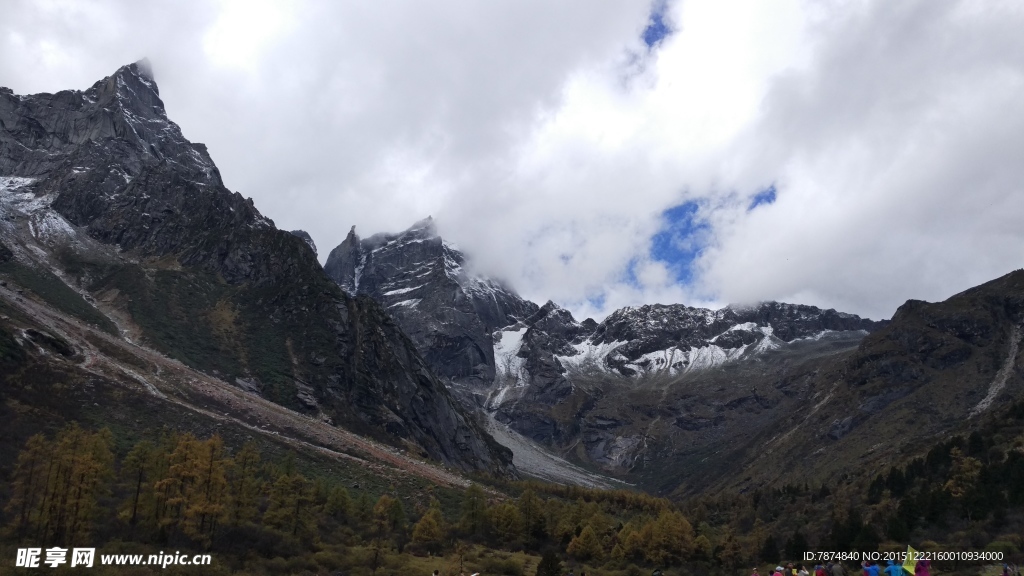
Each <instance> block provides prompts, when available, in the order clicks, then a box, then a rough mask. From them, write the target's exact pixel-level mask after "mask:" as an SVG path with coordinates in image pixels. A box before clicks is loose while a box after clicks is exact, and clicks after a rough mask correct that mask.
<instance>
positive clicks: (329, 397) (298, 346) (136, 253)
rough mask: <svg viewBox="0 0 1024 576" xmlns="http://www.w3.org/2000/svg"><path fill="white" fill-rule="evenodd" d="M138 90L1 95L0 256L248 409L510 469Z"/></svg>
mask: <svg viewBox="0 0 1024 576" xmlns="http://www.w3.org/2000/svg"><path fill="white" fill-rule="evenodd" d="M152 76H153V75H152V70H151V69H150V68H149V66H148V63H146V62H145V61H140V62H137V63H134V64H129V65H128V66H124V67H122V68H120V69H118V70H117V71H116V72H115V73H114V74H112V75H111V76H109V77H107V78H104V79H103V80H100V81H99V82H97V83H95V84H94V85H93V86H92V87H90V88H89V89H88V90H86V91H84V92H83V91H75V90H68V91H62V92H59V93H57V94H33V95H24V96H17V95H14V94H13V92H11V91H9V90H8V91H2V92H0V175H2V177H0V188H11V187H12V186H11V184H13V185H14V187H16V188H18V189H19V190H20V189H22V188H24V189H25V190H27V191H25V192H23V193H22V192H19V193H18V194H16V195H14V194H12V195H8V194H0V214H2V215H3V216H5V217H4V218H2V219H0V224H3V225H2V226H0V237H2V238H3V243H2V246H4V248H5V249H4V250H0V258H6V257H7V256H6V253H7V252H8V250H6V248H7V247H10V248H12V250H9V251H10V252H11V253H12V255H14V250H15V249H16V250H17V255H18V256H23V257H24V259H25V260H26V265H28V264H31V265H33V266H38V267H40V268H43V269H50V268H53V269H54V270H55V271H56V272H58V273H59V274H58V276H59V277H60V278H69V279H73V280H70V281H73V282H77V287H76V292H77V291H79V290H81V291H88V290H92V291H103V292H104V293H106V294H108V295H110V294H113V295H116V296H112V298H114V299H116V302H115V301H111V302H110V306H111V307H114V308H117V309H118V314H123V315H124V316H123V318H130V322H128V323H129V324H130V325H132V326H133V327H134V328H133V330H137V331H138V334H137V335H136V334H133V335H132V337H133V338H138V339H139V341H141V342H144V343H146V344H147V345H149V346H152V347H153V348H156V349H158V350H160V351H161V352H163V353H165V354H167V355H168V356H172V357H174V358H176V359H178V360H179V361H181V362H183V363H185V364H188V365H190V366H193V367H195V368H199V369H203V370H205V371H208V372H210V373H213V374H215V375H218V376H223V377H224V379H225V381H226V382H232V381H233V382H236V383H239V385H240V386H243V387H245V388H246V389H247V390H249V391H250V392H255V393H258V394H260V395H262V396H263V397H264V398H267V399H270V400H273V401H275V402H278V403H280V404H283V405H285V406H287V407H289V408H294V409H295V410H299V411H302V412H304V413H306V414H308V415H310V416H313V417H317V418H319V419H321V420H324V421H331V422H337V423H341V424H343V425H345V426H346V427H348V428H349V429H350V430H355V431H358V432H360V433H363V434H366V435H371V436H373V437H375V438H377V439H380V440H384V441H386V442H388V443H391V444H394V445H401V446H403V447H406V448H410V449H414V450H416V451H417V453H418V454H420V455H422V456H428V457H431V458H435V459H438V460H441V461H444V462H446V463H448V464H451V465H455V466H459V467H462V468H464V469H467V470H470V469H472V470H493V471H495V472H497V473H505V472H508V471H510V468H509V466H508V462H509V455H508V453H507V451H506V450H505V449H503V448H501V447H499V446H497V445H496V444H494V442H493V440H492V439H491V438H490V437H489V436H488V435H487V434H486V432H485V431H484V430H483V429H482V428H481V427H480V426H479V425H478V424H477V423H476V422H475V420H473V419H472V418H469V417H468V416H467V415H466V414H465V412H464V411H463V410H462V409H461V408H460V407H459V406H458V405H457V404H456V403H454V400H453V399H452V397H451V396H450V394H449V393H448V391H447V390H446V389H445V387H444V386H443V384H442V383H441V382H440V381H439V380H438V379H437V378H436V377H435V375H434V374H432V373H431V372H430V370H429V369H428V367H427V365H426V364H425V363H424V360H423V358H422V357H421V356H420V354H418V353H417V352H416V350H415V349H414V348H413V347H412V344H411V343H410V342H409V338H408V337H407V336H406V335H404V334H402V333H401V331H400V330H399V329H398V328H397V327H396V326H395V324H394V323H393V322H392V320H391V318H390V317H389V316H388V315H387V314H386V313H385V312H384V310H382V309H381V307H380V306H379V304H377V303H376V302H374V301H372V300H371V299H369V298H366V297H359V298H351V297H348V296H346V295H344V294H343V293H342V292H341V291H340V290H338V289H337V287H336V286H334V285H333V284H332V283H331V282H330V280H329V279H328V278H326V277H325V276H324V274H323V270H322V269H321V267H320V265H319V264H318V263H317V261H316V257H315V254H314V253H313V251H312V250H311V248H313V245H312V243H311V242H309V240H310V239H309V238H308V235H306V234H304V233H301V232H300V231H297V232H296V233H295V234H289V233H288V232H285V231H283V230H278V229H277V228H276V227H275V226H274V224H273V222H272V221H270V220H269V219H267V218H265V217H263V216H262V215H260V213H259V212H258V211H257V210H256V208H255V206H254V204H253V202H252V200H251V199H246V198H243V197H242V196H241V195H240V194H238V193H237V192H232V191H230V190H228V189H227V188H226V187H225V186H224V185H223V183H222V182H221V179H220V176H219V173H218V172H217V168H216V166H215V165H214V163H213V161H212V159H211V158H210V156H209V154H208V153H207V151H206V148H205V146H203V145H201V144H193V143H192V142H189V141H188V140H187V139H186V138H185V137H184V136H183V135H182V133H181V130H180V129H179V128H178V126H177V125H176V124H174V123H173V122H171V121H170V120H169V119H168V118H167V116H166V114H165V111H164V106H163V102H162V101H161V100H160V97H159V92H158V90H157V87H156V83H155V82H154V81H153V80H152ZM11 202H20V203H19V204H17V205H13V204H12V205H11V206H12V209H11V210H8V209H7V206H4V203H11ZM7 216H10V218H7ZM12 219H13V220H16V221H12ZM41 225H42V226H41ZM296 236H299V237H296ZM44 239H45V242H44ZM350 240H351V242H350V244H353V245H354V246H353V247H354V248H358V244H359V242H358V237H355V235H354V231H353V234H352V238H350ZM439 243H440V241H438V244H439ZM57 250H59V252H57ZM58 253H59V254H60V256H59V257H58V256H57V254H58ZM36 255H39V256H38V257H36ZM66 263H67V264H66ZM61 266H69V268H67V269H64V270H59V269H58V268H59V267H61ZM51 276H52V278H53V280H54V281H55V282H60V281H61V280H59V279H58V276H53V275H51ZM356 276H358V275H356ZM118 317H119V318H122V316H118Z"/></svg>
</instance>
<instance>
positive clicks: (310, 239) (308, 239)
mask: <svg viewBox="0 0 1024 576" xmlns="http://www.w3.org/2000/svg"><path fill="white" fill-rule="evenodd" d="M289 234H291V235H292V236H297V237H299V238H302V239H303V240H304V241H305V242H306V244H309V247H310V249H312V250H313V255H314V256H316V243H315V242H313V237H312V236H310V235H309V232H306V231H305V230H292V231H291V232H289Z"/></svg>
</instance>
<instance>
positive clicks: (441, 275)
mask: <svg viewBox="0 0 1024 576" xmlns="http://www.w3.org/2000/svg"><path fill="white" fill-rule="evenodd" d="M465 263H466V257H465V255H464V254H463V253H462V252H461V251H460V250H458V248H456V247H455V246H454V245H452V244H450V243H448V242H446V241H445V240H444V239H442V238H441V236H440V235H439V234H438V232H437V226H436V224H435V222H434V219H433V218H431V217H427V218H424V219H423V220H420V221H419V222H416V223H415V224H413V225H412V226H410V227H409V228H408V229H406V230H404V231H402V232H399V233H379V234H374V235H373V236H370V237H369V238H365V239H361V238H360V237H359V236H358V235H357V234H356V233H355V228H354V227H353V228H352V229H351V230H350V231H349V234H348V236H346V238H345V240H344V241H343V242H342V243H341V244H339V245H338V246H337V247H336V248H335V249H334V250H332V251H331V253H330V255H329V256H328V258H327V262H326V264H325V265H324V271H325V272H326V273H327V275H328V276H329V277H330V278H331V279H333V280H334V281H335V282H336V283H338V285H339V286H341V288H342V289H343V290H345V291H346V292H348V293H350V294H366V295H369V296H371V297H373V298H374V299H375V300H377V301H378V302H380V303H381V304H382V305H383V306H384V307H385V308H387V310H388V313H389V314H391V316H392V317H393V318H394V319H395V321H396V322H397V323H398V325H399V326H400V327H401V328H402V330H403V331H404V332H405V333H406V334H408V335H409V336H410V337H411V338H412V340H413V342H415V343H416V345H417V347H418V349H419V350H420V352H421V353H422V354H423V356H424V358H425V359H426V360H427V362H428V363H429V364H430V365H431V368H432V369H433V370H434V371H435V372H436V373H437V374H439V375H441V376H442V377H445V378H446V379H448V380H449V381H450V382H472V383H474V384H484V385H486V384H490V383H491V381H492V380H493V379H494V352H493V342H492V336H491V334H492V333H493V332H494V331H495V330H498V329H500V328H503V327H505V326H508V325H510V324H515V323H516V322H518V321H520V320H523V319H525V318H526V317H527V316H529V315H531V314H532V313H534V312H535V311H537V305H536V304H533V303H532V302H528V301H526V300H523V299H522V298H520V297H519V296H518V295H517V294H516V293H515V292H514V291H512V290H511V289H509V288H508V287H506V286H504V285H502V284H501V283H500V282H497V281H495V280H492V279H489V278H484V277H480V276H477V275H474V274H472V273H470V272H468V271H467V270H465V269H464V264H465Z"/></svg>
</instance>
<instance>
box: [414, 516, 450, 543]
mask: <svg viewBox="0 0 1024 576" xmlns="http://www.w3.org/2000/svg"><path fill="white" fill-rule="evenodd" d="M446 532H447V531H446V529H445V521H444V516H443V515H442V514H441V509H440V508H438V507H435V506H431V507H430V508H428V509H427V511H426V513H425V514H423V517H422V518H420V521H419V522H417V523H416V525H415V526H414V527H413V529H412V541H413V543H414V544H418V545H419V546H421V547H422V548H423V549H424V550H426V551H427V552H430V553H433V554H437V553H439V552H440V551H441V549H442V548H443V547H444V541H445V538H446V537H447V534H446Z"/></svg>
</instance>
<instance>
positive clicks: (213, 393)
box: [0, 286, 470, 487]
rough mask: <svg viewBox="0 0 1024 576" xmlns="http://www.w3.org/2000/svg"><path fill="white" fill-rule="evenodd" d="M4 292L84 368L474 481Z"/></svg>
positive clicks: (254, 422)
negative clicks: (132, 361)
mask: <svg viewBox="0 0 1024 576" xmlns="http://www.w3.org/2000/svg"><path fill="white" fill-rule="evenodd" d="M0 297H2V298H3V299H4V300H6V301H7V302H8V303H9V304H10V305H11V306H13V307H14V308H16V309H18V310H20V311H21V312H22V313H24V314H25V315H26V316H28V317H30V318H32V319H33V320H34V321H35V322H37V323H38V324H39V325H40V326H43V327H45V328H46V329H47V330H49V331H51V332H53V333H54V334H56V335H58V336H60V337H62V338H64V339H65V340H67V341H68V342H69V343H71V344H73V345H74V346H75V347H77V348H78V350H79V351H80V353H81V355H82V357H83V359H82V361H81V362H79V363H78V367H79V368H80V369H82V370H85V371H86V372H90V373H92V374H96V375H98V376H102V377H105V378H108V379H110V380H112V381H115V382H118V383H120V384H122V385H126V386H130V387H133V388H136V389H139V390H143V391H145V392H146V393H148V394H150V395H152V396H154V397H156V398H159V399H160V400H162V401H165V402H170V403H173V404H176V405H178V406H181V407H184V408H186V409H188V410H191V411H193V412H196V413H198V414H202V415H204V416H207V417H209V418H211V419H214V420H218V421H223V422H230V423H234V424H236V425H239V426H241V427H243V428H246V429H248V430H251V431H253V432H257V433H259V434H262V435H265V436H267V437H272V438H273V439H275V440H278V441H282V442H285V443H288V444H290V445H293V446H295V447H305V448H309V449H313V450H316V451H318V452H320V453H322V454H325V455H328V456H331V457H334V458H338V459H344V460H348V461H351V462H355V463H357V464H359V465H361V466H364V467H366V468H370V469H373V470H376V471H377V472H380V473H381V474H384V475H386V474H394V473H400V474H411V475H414V476H418V477H420V478H423V479H426V480H428V481H430V482H434V483H437V484H441V485H446V486H452V487H466V486H469V485H470V481H469V480H467V479H466V478H464V477H462V476H460V475H458V474H456V473H453V472H450V471H448V470H446V469H444V468H442V467H440V466H437V465H435V464H431V463H428V462H424V461H421V460H417V459H415V458H412V457H410V456H407V455H405V454H403V453H401V452H399V451H398V450H397V449H394V448H391V447H388V446H385V445H383V444H380V443H378V442H375V441H373V440H369V439H367V438H364V437H362V436H359V435H357V434H354V433H352V432H349V431H348V430H344V429H342V428H338V427H336V426H333V425H331V424H328V423H326V422H323V421H320V420H317V419H314V418H311V417H309V416H306V415H304V414H300V413H298V412H294V411H292V410H289V409H287V408H285V407H283V406H280V405H277V404H274V403H272V402H270V401H269V400H265V399H263V398H261V397H259V396H257V395H255V394H252V393H249V392H245V391H243V390H241V389H239V388H237V387H235V386H233V385H231V384H228V383H227V382H224V381H223V380H220V379H218V378H215V377H213V376H210V375H208V374H204V373H203V372H200V371H198V370H195V369H192V368H189V367H188V366H186V365H184V364H182V363H181V362H179V361H177V360H174V359H172V358H168V357H166V356H164V355H163V354H161V353H159V352H156V351H155V350H152V349H149V348H146V347H143V346H138V345H135V344H131V343H128V342H126V341H124V340H122V339H120V338H117V337H114V336H111V335H110V334H107V333H106V332H103V331H102V330H99V329H97V328H94V327H92V326H90V325H88V324H85V323H83V322H81V321H79V320H78V319H77V318H74V317H70V316H68V315H65V314H62V313H60V312H58V311H56V310H54V309H53V308H51V307H49V306H47V305H45V304H43V303H40V302H38V301H36V300H34V299H33V298H32V297H31V296H29V295H28V291H27V290H26V291H25V294H18V293H17V291H16V289H15V288H12V287H10V286H8V287H0ZM90 340H92V341H97V340H99V341H102V342H103V343H104V344H105V345H108V346H111V347H114V348H116V349H118V350H119V351H120V352H121V353H123V354H126V355H129V356H132V357H135V358H137V359H139V360H143V361H145V362H148V363H150V364H151V365H152V366H153V372H152V373H145V374H143V373H141V372H140V369H139V367H138V366H130V365H128V364H127V363H126V362H124V361H122V360H120V359H118V358H115V357H112V356H111V355H109V354H107V353H105V352H103V351H102V350H100V347H99V346H96V345H94V344H93V343H92V342H90Z"/></svg>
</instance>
